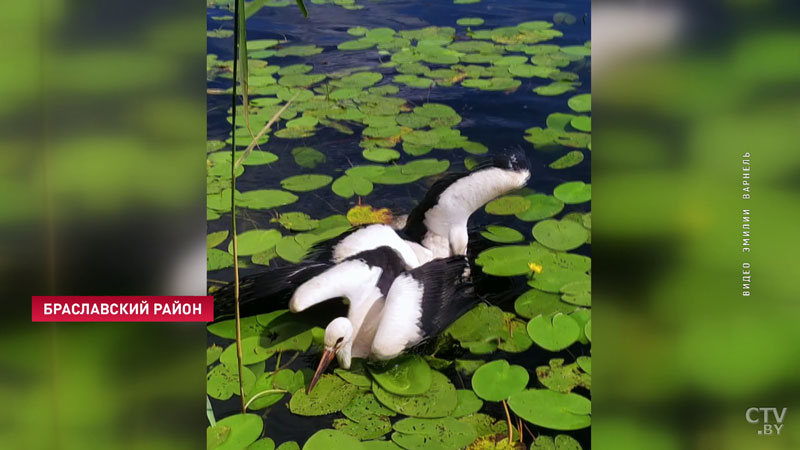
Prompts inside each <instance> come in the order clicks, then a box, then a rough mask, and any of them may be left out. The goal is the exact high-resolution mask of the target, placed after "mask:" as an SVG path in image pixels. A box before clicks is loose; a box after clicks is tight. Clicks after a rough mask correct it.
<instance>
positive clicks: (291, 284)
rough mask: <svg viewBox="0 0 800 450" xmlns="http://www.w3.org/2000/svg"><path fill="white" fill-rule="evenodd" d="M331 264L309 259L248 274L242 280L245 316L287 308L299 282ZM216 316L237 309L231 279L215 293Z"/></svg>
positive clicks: (226, 315) (241, 306)
mask: <svg viewBox="0 0 800 450" xmlns="http://www.w3.org/2000/svg"><path fill="white" fill-rule="evenodd" d="M328 267H330V265H329V264H327V263H320V262H307V263H300V264H293V265H291V266H286V267H277V268H271V269H268V270H267V271H264V272H260V273H256V274H253V275H249V276H246V277H244V278H242V279H241V280H240V281H239V314H240V315H241V317H247V316H253V315H256V314H262V313H265V312H270V311H275V310H276V309H285V308H288V306H289V300H290V299H291V298H292V294H293V293H294V291H295V289H297V287H298V286H300V285H301V284H303V283H305V282H306V281H308V280H309V279H311V278H313V277H315V276H317V275H319V274H320V273H322V272H323V271H324V270H325V269H327V268H328ZM213 295H214V320H215V321H219V320H224V319H230V318H231V317H233V315H234V314H235V311H236V302H235V299H234V285H233V283H229V284H227V285H225V286H224V287H223V288H221V289H220V290H218V291H217V292H215V293H214V294H213Z"/></svg>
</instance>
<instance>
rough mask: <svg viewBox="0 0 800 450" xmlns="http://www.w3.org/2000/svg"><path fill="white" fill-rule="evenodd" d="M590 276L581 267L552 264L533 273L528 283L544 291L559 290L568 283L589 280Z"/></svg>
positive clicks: (557, 291) (555, 291) (556, 291)
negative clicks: (539, 271)
mask: <svg viewBox="0 0 800 450" xmlns="http://www.w3.org/2000/svg"><path fill="white" fill-rule="evenodd" d="M589 280H590V277H589V275H588V274H586V273H585V270H583V269H575V268H565V267H558V266H554V265H552V264H549V265H547V266H546V267H544V268H543V270H542V271H541V273H535V274H534V275H533V278H532V279H531V280H530V281H528V285H529V286H531V287H535V288H536V289H539V290H542V291H546V292H554V293H559V292H561V288H562V287H563V286H564V285H567V284H569V283H573V282H578V281H589Z"/></svg>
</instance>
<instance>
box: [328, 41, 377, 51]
mask: <svg viewBox="0 0 800 450" xmlns="http://www.w3.org/2000/svg"><path fill="white" fill-rule="evenodd" d="M375 44H376V42H375V41H373V40H371V39H366V38H360V39H354V40H352V41H345V42H342V43H341V44H339V45H337V46H336V48H337V49H339V50H366V49H368V48H372V47H375Z"/></svg>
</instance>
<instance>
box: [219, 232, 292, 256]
mask: <svg viewBox="0 0 800 450" xmlns="http://www.w3.org/2000/svg"><path fill="white" fill-rule="evenodd" d="M280 239H281V232H280V231H278V230H249V231H245V232H244V233H242V234H239V235H238V236H237V240H238V251H239V255H240V256H250V255H255V254H256V253H261V252H264V251H267V250H269V249H271V248H272V247H274V246H275V244H277V243H278V241H279V240H280ZM228 253H230V254H233V241H231V242H230V244H228Z"/></svg>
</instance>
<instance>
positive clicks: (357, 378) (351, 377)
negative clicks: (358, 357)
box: [333, 368, 372, 388]
mask: <svg viewBox="0 0 800 450" xmlns="http://www.w3.org/2000/svg"><path fill="white" fill-rule="evenodd" d="M333 372H334V373H335V374H336V375H339V376H340V377H342V379H343V380H345V381H347V382H348V383H350V384H355V385H356V386H359V387H365V388H368V387H370V386H372V380H371V379H370V378H369V377H368V376H367V375H366V374H365V373H364V372H361V371H354V370H353V369H352V368H351V370H345V369H335V370H334V371H333Z"/></svg>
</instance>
